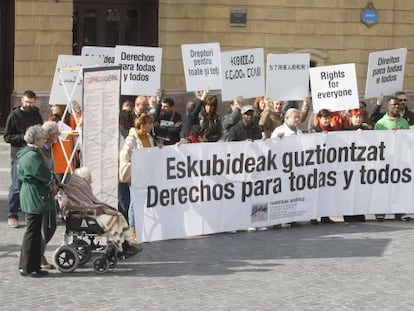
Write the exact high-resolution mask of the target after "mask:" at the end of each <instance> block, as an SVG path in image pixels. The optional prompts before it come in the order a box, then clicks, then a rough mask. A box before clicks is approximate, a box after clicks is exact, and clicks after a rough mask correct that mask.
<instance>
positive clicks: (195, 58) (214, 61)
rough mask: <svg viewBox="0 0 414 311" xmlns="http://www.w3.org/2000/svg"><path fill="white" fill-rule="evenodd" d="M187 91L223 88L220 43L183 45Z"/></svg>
mask: <svg viewBox="0 0 414 311" xmlns="http://www.w3.org/2000/svg"><path fill="white" fill-rule="evenodd" d="M181 53H182V56H183V66H184V76H185V85H186V88H187V92H193V91H198V90H206V89H210V90H219V89H221V73H220V68H221V58H220V44H219V43H200V44H183V45H181Z"/></svg>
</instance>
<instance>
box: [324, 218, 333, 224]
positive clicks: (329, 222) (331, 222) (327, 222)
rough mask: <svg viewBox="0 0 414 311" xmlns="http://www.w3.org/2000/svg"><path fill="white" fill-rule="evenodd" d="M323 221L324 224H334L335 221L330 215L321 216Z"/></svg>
mask: <svg viewBox="0 0 414 311" xmlns="http://www.w3.org/2000/svg"><path fill="white" fill-rule="evenodd" d="M321 223H323V224H334V223H335V222H334V221H333V220H332V219H330V218H329V217H321Z"/></svg>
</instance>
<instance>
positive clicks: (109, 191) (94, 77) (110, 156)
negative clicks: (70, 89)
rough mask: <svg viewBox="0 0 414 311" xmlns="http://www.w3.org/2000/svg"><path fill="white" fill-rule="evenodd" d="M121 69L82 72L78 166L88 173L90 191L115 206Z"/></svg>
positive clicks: (85, 70)
mask: <svg viewBox="0 0 414 311" xmlns="http://www.w3.org/2000/svg"><path fill="white" fill-rule="evenodd" d="M120 82H121V68H120V66H112V67H95V68H85V69H84V70H83V88H84V92H83V93H84V98H83V99H84V109H83V113H82V118H83V123H82V124H83V125H82V134H83V135H82V138H83V139H82V164H83V166H86V167H87V168H89V170H90V171H91V172H92V178H93V183H92V190H93V193H94V194H95V195H96V197H97V198H99V199H100V200H102V201H103V202H105V203H107V204H109V205H111V206H114V207H115V206H118V144H119V126H118V115H119V97H120Z"/></svg>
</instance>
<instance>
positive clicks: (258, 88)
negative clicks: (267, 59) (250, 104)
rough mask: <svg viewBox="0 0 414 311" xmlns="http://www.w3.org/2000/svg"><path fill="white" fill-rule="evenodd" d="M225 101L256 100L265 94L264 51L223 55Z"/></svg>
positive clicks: (222, 95) (222, 71)
mask: <svg viewBox="0 0 414 311" xmlns="http://www.w3.org/2000/svg"><path fill="white" fill-rule="evenodd" d="M221 73H222V92H221V98H222V100H223V101H227V100H234V99H235V98H236V97H237V96H243V97H244V98H254V97H258V96H264V94H265V85H264V83H265V70H264V52H263V49H250V50H238V51H228V52H222V53H221Z"/></svg>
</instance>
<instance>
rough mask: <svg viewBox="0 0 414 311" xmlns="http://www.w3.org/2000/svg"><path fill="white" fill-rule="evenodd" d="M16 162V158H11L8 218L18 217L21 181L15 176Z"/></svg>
mask: <svg viewBox="0 0 414 311" xmlns="http://www.w3.org/2000/svg"><path fill="white" fill-rule="evenodd" d="M17 164H18V159H14V158H12V159H11V184H10V187H9V196H8V215H7V217H8V218H14V219H18V218H19V216H18V213H19V207H20V199H19V193H20V186H21V182H20V180H19V178H18V177H17Z"/></svg>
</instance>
